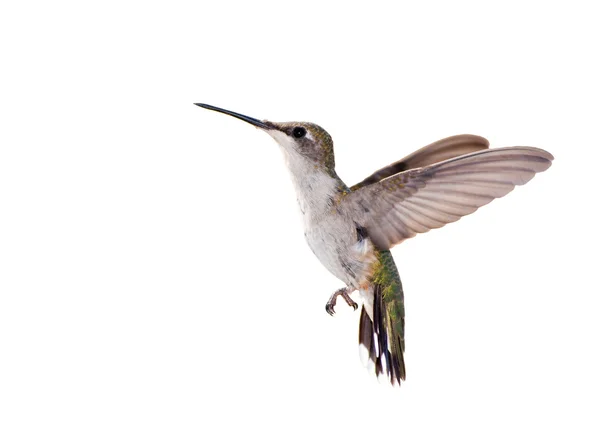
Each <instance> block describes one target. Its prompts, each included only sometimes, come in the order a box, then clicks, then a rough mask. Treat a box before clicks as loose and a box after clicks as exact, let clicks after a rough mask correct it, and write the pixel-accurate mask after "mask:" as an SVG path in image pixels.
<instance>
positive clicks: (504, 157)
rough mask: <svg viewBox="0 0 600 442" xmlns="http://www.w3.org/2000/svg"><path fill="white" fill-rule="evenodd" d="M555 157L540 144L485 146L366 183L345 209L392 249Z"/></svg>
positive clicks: (505, 189)
mask: <svg viewBox="0 0 600 442" xmlns="http://www.w3.org/2000/svg"><path fill="white" fill-rule="evenodd" d="M553 159H554V158H553V156H552V155H551V154H550V153H548V152H546V151H544V150H542V149H538V148H535V147H504V148H500V149H491V150H480V151H478V152H474V153H469V154H466V155H462V156H459V157H456V158H451V159H449V160H446V161H442V162H439V163H436V164H433V165H430V166H426V167H421V168H417V169H412V170H407V171H405V172H401V173H398V174H396V175H393V176H390V177H388V178H386V179H384V180H382V181H379V182H376V183H374V184H371V185H368V186H365V187H361V188H359V189H357V190H356V191H354V192H350V193H349V194H348V195H347V196H346V197H345V198H343V199H342V201H340V208H341V209H343V210H345V211H346V213H349V214H352V216H353V217H354V219H355V220H356V222H358V223H360V225H362V226H364V227H365V228H366V229H367V232H368V234H369V237H370V238H371V240H372V241H373V243H374V244H375V245H376V246H377V247H378V248H379V249H381V250H387V249H390V248H391V247H393V246H394V245H396V244H399V243H401V242H402V241H404V240H405V239H407V238H411V237H413V236H415V235H416V234H417V233H423V232H427V231H428V230H430V229H436V228H439V227H442V226H444V225H446V224H448V223H451V222H454V221H456V220H458V219H460V218H461V217H462V216H465V215H468V214H469V213H473V212H475V211H476V210H477V209H478V208H479V207H481V206H484V205H485V204H487V203H489V202H490V201H492V200H494V199H495V198H500V197H502V196H504V195H506V194H507V193H509V192H510V191H511V190H513V189H514V187H515V186H519V185H523V184H525V183H526V182H528V181H529V180H530V179H531V178H533V176H534V175H535V174H536V173H538V172H543V171H544V170H546V169H548V167H550V164H551V162H552V160H553Z"/></svg>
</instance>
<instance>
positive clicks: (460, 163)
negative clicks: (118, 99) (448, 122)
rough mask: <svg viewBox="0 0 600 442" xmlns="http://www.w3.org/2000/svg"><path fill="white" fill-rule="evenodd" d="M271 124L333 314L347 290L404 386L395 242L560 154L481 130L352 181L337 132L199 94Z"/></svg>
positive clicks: (380, 359) (364, 354)
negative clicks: (334, 286)
mask: <svg viewBox="0 0 600 442" xmlns="http://www.w3.org/2000/svg"><path fill="white" fill-rule="evenodd" d="M194 104H196V105H197V106H200V107H203V108H205V109H209V110H213V111H216V112H220V113H223V114H226V115H230V116H232V117H235V118H238V119H240V120H242V121H245V122H247V123H250V124H251V125H253V126H255V127H257V128H259V129H261V130H263V131H265V132H266V133H267V134H269V135H270V136H271V137H272V138H274V139H275V141H276V142H277V143H278V144H279V146H280V148H281V151H282V152H283V157H284V160H285V163H286V165H287V168H288V169H289V172H290V175H291V179H292V183H293V186H294V188H295V191H296V196H297V200H298V205H299V207H300V212H301V213H302V220H303V224H304V236H305V238H306V241H307V243H308V246H309V247H310V249H311V250H312V252H313V253H314V254H315V255H316V257H317V258H318V259H319V261H320V262H321V263H322V264H323V265H324V266H325V268H326V269H327V270H329V272H331V273H332V274H333V275H334V276H336V277H337V278H338V279H340V280H341V281H342V282H343V284H344V286H343V287H342V288H340V289H339V290H337V291H335V292H334V293H333V294H332V295H331V297H329V299H328V301H327V302H326V304H325V310H326V311H327V313H329V314H330V315H332V316H333V314H334V313H335V309H334V308H335V306H336V301H337V299H338V298H339V297H341V298H342V299H343V300H344V301H345V302H346V303H347V304H348V305H349V306H350V307H352V308H354V310H356V309H357V308H358V303H356V302H355V301H354V300H353V299H352V298H351V296H350V295H351V294H352V293H354V292H358V293H359V297H360V300H361V301H362V308H361V312H360V320H359V330H358V342H359V355H360V358H361V360H362V362H363V363H364V364H365V365H366V366H367V367H368V368H370V369H371V370H373V369H374V371H375V374H376V375H377V377H378V379H387V380H388V381H389V382H390V383H391V384H392V385H398V386H399V385H400V383H401V382H402V381H404V380H405V379H406V368H405V363H404V350H405V344H404V331H405V322H404V291H403V289H402V283H401V281H400V276H399V273H398V269H397V267H396V264H395V263H394V259H393V257H392V254H391V252H390V249H391V248H392V247H394V246H395V245H397V244H400V243H401V242H403V241H404V240H406V239H409V238H412V237H413V236H415V235H416V234H417V233H424V232H427V231H429V230H431V229H437V228H439V227H442V226H444V225H446V224H448V223H452V222H454V221H457V220H458V219H460V218H461V217H463V216H465V215H468V214H470V213H473V212H475V211H476V210H477V209H478V208H479V207H481V206H484V205H486V204H488V203H489V202H490V201H492V200H494V199H496V198H500V197H503V196H504V195H506V194H507V193H509V192H510V191H511V190H513V189H514V188H515V186H519V185H523V184H525V183H527V182H528V181H529V180H531V179H532V178H533V176H534V175H535V174H536V173H538V172H543V171H545V170H546V169H548V168H549V167H550V165H551V163H552V160H553V159H554V157H553V156H552V155H551V154H550V153H548V152H546V151H545V150H542V149H539V148H535V147H524V146H517V147H503V148H496V149H489V142H488V141H487V140H486V139H485V138H482V137H480V136H476V135H468V134H465V135H456V136H452V137H449V138H444V139H442V140H439V141H436V142H434V143H432V144H429V145H427V146H425V147H423V148H421V149H419V150H417V151H415V152H413V153H411V154H410V155H408V156H406V157H404V158H402V159H401V160H399V161H396V162H394V163H392V164H389V165H388V166H385V167H384V168H382V169H380V170H377V171H376V172H374V173H373V174H371V175H369V176H368V177H367V178H365V179H364V180H363V181H361V182H360V183H357V184H355V185H353V186H350V187H349V186H347V185H346V184H345V183H344V182H343V181H342V180H341V179H340V178H339V176H338V174H337V172H336V170H335V158H334V153H333V140H332V138H331V136H330V135H329V134H328V133H327V132H326V131H325V130H324V129H323V128H322V127H320V126H318V125H316V124H314V123H307V122H286V123H276V122H272V121H269V120H258V119H256V118H252V117H249V116H246V115H242V114H239V113H237V112H232V111H229V110H225V109H221V108H219V107H215V106H212V105H209V104H203V103H194Z"/></svg>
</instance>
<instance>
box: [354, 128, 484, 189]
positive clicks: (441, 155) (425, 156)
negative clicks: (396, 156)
mask: <svg viewBox="0 0 600 442" xmlns="http://www.w3.org/2000/svg"><path fill="white" fill-rule="evenodd" d="M488 147H490V143H489V142H488V140H486V139H485V138H483V137H478V136H477V135H467V134H465V135H455V136H453V137H448V138H444V139H442V140H439V141H436V142H435V143H431V144H429V145H427V146H425V147H422V148H421V149H419V150H417V151H415V152H413V153H411V154H410V155H408V156H406V157H404V158H402V159H401V160H399V161H396V162H395V163H392V164H390V165H388V166H385V167H384V168H382V169H379V170H378V171H376V172H374V173H373V174H371V175H369V176H368V177H367V178H365V179H364V180H362V181H361V182H360V183H358V184H355V185H354V186H352V187H351V188H350V190H357V189H360V188H361V187H365V186H368V185H369V184H373V183H376V182H378V181H381V180H384V179H386V178H388V177H391V176H392V175H396V174H397V173H400V172H404V171H405V170H410V169H416V168H418V167H425V166H429V165H431V164H434V163H439V162H440V161H444V160H448V159H450V158H454V157H458V156H460V155H465V154H468V153H471V152H477V151H479V150H484V149H487V148H488Z"/></svg>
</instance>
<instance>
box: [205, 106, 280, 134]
mask: <svg viewBox="0 0 600 442" xmlns="http://www.w3.org/2000/svg"><path fill="white" fill-rule="evenodd" d="M194 104H195V105H196V106H200V107H203V108H204V109H210V110H213V111H217V112H221V113H222V114H227V115H231V116H232V117H235V118H239V119H240V120H243V121H245V122H246V123H250V124H252V125H254V126H256V127H260V128H261V129H274V127H273V125H272V124H270V123H269V122H266V121H261V120H257V119H256V118H252V117H248V116H246V115H242V114H238V113H237V112H232V111H228V110H225V109H221V108H220V107H216V106H211V105H210V104H204V103H194Z"/></svg>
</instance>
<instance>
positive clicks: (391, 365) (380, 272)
mask: <svg viewBox="0 0 600 442" xmlns="http://www.w3.org/2000/svg"><path fill="white" fill-rule="evenodd" d="M363 296H364V297H365V302H364V304H363V307H362V311H361V313H360V325H359V330H358V342H359V350H360V354H361V359H363V363H365V364H366V365H367V367H369V366H373V365H374V366H375V373H376V374H377V377H378V378H379V377H380V376H382V375H384V374H385V375H387V377H388V379H389V381H390V382H391V383H392V385H394V384H398V385H400V381H403V380H405V378H406V368H405V366H404V292H403V291H402V283H401V282H400V275H399V274H398V269H397V268H396V264H395V263H394V259H393V258H392V254H391V253H390V251H389V250H385V251H382V252H379V261H378V263H377V264H376V267H375V272H374V274H373V277H372V281H371V285H370V287H369V290H368V292H367V293H363Z"/></svg>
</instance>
